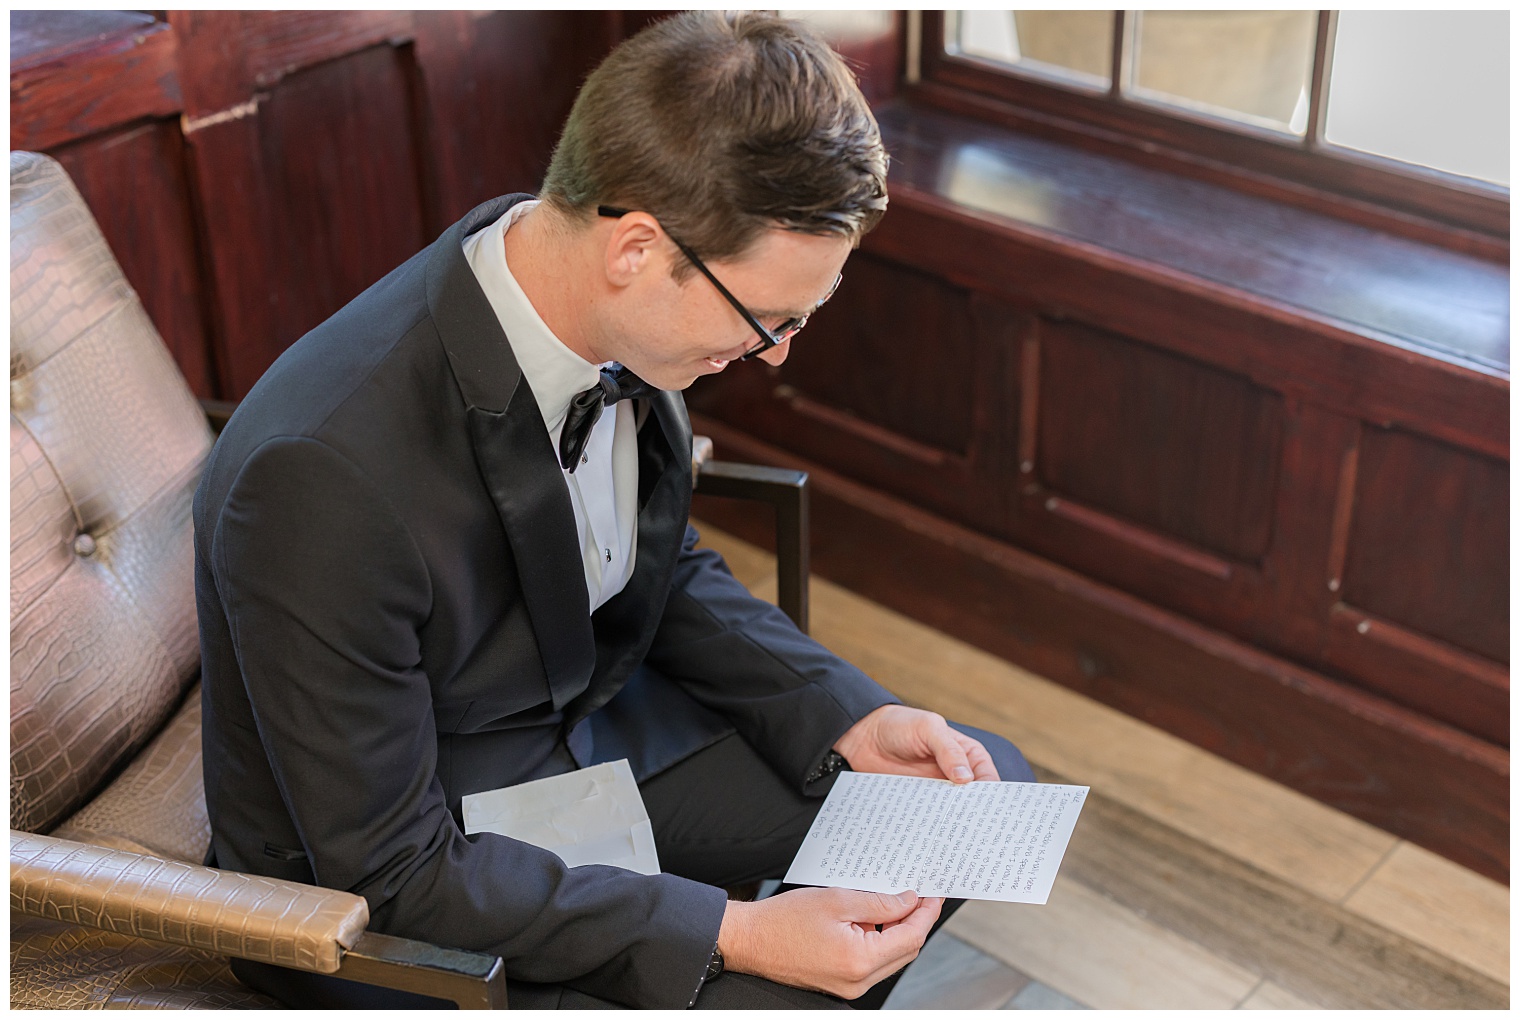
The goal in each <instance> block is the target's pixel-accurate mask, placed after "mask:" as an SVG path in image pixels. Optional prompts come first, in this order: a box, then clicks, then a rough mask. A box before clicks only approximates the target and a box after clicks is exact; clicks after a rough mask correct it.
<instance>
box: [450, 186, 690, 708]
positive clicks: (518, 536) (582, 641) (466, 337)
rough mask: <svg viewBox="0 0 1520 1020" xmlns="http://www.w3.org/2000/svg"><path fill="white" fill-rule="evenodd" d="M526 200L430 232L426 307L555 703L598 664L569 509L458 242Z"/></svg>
mask: <svg viewBox="0 0 1520 1020" xmlns="http://www.w3.org/2000/svg"><path fill="white" fill-rule="evenodd" d="M531 197H532V196H531V195H514V196H509V197H507V198H503V199H495V200H493V201H491V202H487V203H485V204H484V205H481V206H479V207H477V208H476V209H474V210H472V211H471V212H470V213H469V214H468V215H466V216H465V218H464V219H462V220H460V221H459V222H458V223H456V224H455V225H454V226H453V227H451V228H450V229H449V230H448V231H446V232H445V233H444V235H443V236H442V237H440V238H439V239H438V241H437V242H436V244H435V246H434V249H435V250H434V252H433V254H432V255H431V257H430V259H429V263H428V304H429V309H430V311H431V313H432V316H433V321H434V323H435V324H436V325H437V327H438V333H439V338H440V340H441V341H442V343H443V346H444V349H445V350H446V351H447V353H448V357H449V363H450V366H451V367H452V368H453V370H454V378H455V381H456V382H458V384H459V389H460V393H461V395H462V396H463V397H464V400H465V402H466V404H467V405H468V406H469V410H468V417H469V422H470V440H471V442H472V443H473V444H474V448H475V461H476V463H477V464H478V465H479V467H480V472H481V476H482V477H483V478H484V479H485V483H486V488H487V490H488V491H489V492H490V494H491V500H492V502H493V503H494V504H495V505H496V511H497V513H498V515H499V516H500V517H501V522H502V526H503V528H504V529H505V530H506V533H507V539H508V541H509V543H510V545H511V547H512V556H513V559H514V560H515V561H516V565H517V575H518V585H519V587H520V590H521V594H522V598H523V601H524V602H525V603H526V605H527V608H528V615H529V617H530V618H531V619H532V621H533V633H534V636H535V637H536V638H537V640H538V650H539V656H540V657H541V658H542V660H543V664H544V672H545V674H546V676H547V677H548V680H549V688H550V691H551V693H552V697H553V701H554V707H555V708H556V709H560V708H564V707H565V705H566V704H568V703H569V702H570V701H571V700H572V699H573V698H575V697H576V696H577V695H579V694H580V693H581V692H583V691H585V690H586V687H587V685H588V684H589V683H590V682H591V675H592V670H593V668H594V667H595V665H596V644H595V638H594V635H593V633H592V628H591V617H590V602H589V600H588V598H587V595H586V575H585V567H584V566H583V564H582V563H581V556H580V548H579V541H578V539H577V536H576V531H575V513H574V510H573V509H572V508H571V505H570V494H569V492H568V490H567V489H566V488H565V481H564V478H563V476H562V474H561V472H560V468H559V458H558V457H557V456H556V455H555V452H554V450H553V447H552V446H551V444H550V442H549V435H548V433H547V432H546V431H545V430H544V422H543V417H542V415H541V414H540V413H539V409H538V404H537V402H536V401H535V400H534V398H533V391H532V390H531V389H530V388H529V387H528V385H527V383H526V382H525V381H523V378H522V370H521V369H520V368H519V367H518V365H517V359H516V358H515V357H513V355H512V348H511V345H510V344H509V343H508V342H507V337H506V334H505V333H503V332H502V329H501V323H500V321H499V320H498V319H497V318H496V313H495V312H494V311H493V310H492V309H491V305H490V302H489V301H487V299H486V296H485V294H484V293H483V292H482V291H481V289H480V285H479V284H478V283H477V282H476V280H475V274H474V272H473V271H472V270H471V269H470V266H469V262H468V261H467V260H466V259H465V257H464V252H463V250H462V249H461V247H460V245H461V244H462V243H463V241H464V238H465V237H466V236H467V235H468V234H470V233H471V232H472V231H474V230H476V229H478V228H480V227H483V226H485V225H486V224H489V223H492V222H494V221H495V220H496V219H497V218H498V217H499V216H501V214H502V213H504V212H505V211H506V210H507V209H508V207H510V206H511V205H513V204H515V203H516V202H518V201H522V200H524V199H528V198H531ZM688 428H689V426H688ZM641 523H642V522H641ZM641 537H642V536H641Z"/></svg>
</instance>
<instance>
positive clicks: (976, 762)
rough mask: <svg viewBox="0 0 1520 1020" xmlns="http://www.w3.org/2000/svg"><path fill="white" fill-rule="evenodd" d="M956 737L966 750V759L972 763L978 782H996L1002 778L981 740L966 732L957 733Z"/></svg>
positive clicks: (972, 769)
mask: <svg viewBox="0 0 1520 1020" xmlns="http://www.w3.org/2000/svg"><path fill="white" fill-rule="evenodd" d="M955 738H956V740H958V741H959V742H960V745H961V748H962V749H963V750H965V752H966V760H967V761H969V762H970V763H971V771H972V772H973V773H975V774H976V779H977V781H978V782H990V783H995V782H997V781H998V780H999V779H1000V778H1002V777H1001V776H999V775H998V770H997V766H996V765H994V764H993V762H992V755H990V754H988V753H987V749H986V748H985V747H983V746H982V742H981V741H980V740H974V739H972V738H971V737H968V736H966V735H965V734H964V733H957V734H956V735H955Z"/></svg>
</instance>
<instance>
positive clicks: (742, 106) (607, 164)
mask: <svg viewBox="0 0 1520 1020" xmlns="http://www.w3.org/2000/svg"><path fill="white" fill-rule="evenodd" d="M886 177H887V155H886V150H885V149H884V148H883V147H882V144H881V133H880V131H879V129H878V128H877V126H876V118H875V117H873V116H872V115H871V108H870V106H869V105H868V104H867V102H866V99H865V97H864V96H863V95H861V93H860V88H859V87H858V86H857V85H856V82H855V76H854V74H852V73H851V71H850V69H849V68H848V67H846V66H845V63H844V61H843V60H841V59H840V57H839V55H838V54H837V53H835V52H834V51H833V50H832V49H830V48H829V46H828V44H827V43H825V42H823V41H822V40H821V39H819V38H818V37H817V36H815V35H813V34H812V32H810V31H809V30H808V29H806V28H804V27H803V26H802V25H800V24H799V23H797V22H794V21H788V20H785V19H782V18H778V17H776V16H774V15H771V14H766V13H762V12H756V11H745V12H728V13H720V12H715V11H689V12H686V13H683V14H679V15H676V16H673V17H670V18H667V19H665V20H663V21H659V22H656V23H655V24H654V25H652V26H650V27H649V28H647V29H645V30H644V31H642V32H640V33H639V34H638V35H636V36H634V37H633V38H632V39H629V40H628V41H627V42H625V43H623V44H622V45H621V46H619V47H618V48H617V49H615V50H613V51H612V53H611V54H610V55H609V56H608V57H607V59H606V60H604V61H603V62H602V64H601V66H600V67H598V68H597V69H596V70H595V71H593V72H592V74H591V76H590V77H589V78H588V79H587V80H586V84H585V85H584V86H583V87H582V88H581V91H580V94H579V95H578V96H577V97H576V100H575V106H574V107H573V108H572V109H571V111H570V117H569V119H568V120H567V121H566V122H565V128H564V131H563V132H562V133H561V135H560V140H559V144H558V145H557V146H556V147H555V150H554V158H553V160H552V161H551V162H550V164H549V170H548V173H547V175H546V177H545V179H544V187H543V193H542V197H543V198H544V199H545V201H547V202H548V203H550V204H551V205H552V206H554V207H556V208H558V209H560V210H561V211H563V212H567V213H571V214H573V215H576V216H579V217H582V218H590V217H592V216H594V215H595V212H596V206H597V205H599V204H606V205H617V206H622V207H624V208H629V209H640V210H643V211H645V212H648V213H650V214H651V215H653V216H655V217H656V218H657V219H658V220H659V221H660V222H661V224H662V225H664V226H665V227H666V229H668V230H669V231H670V232H671V234H672V235H674V236H675V237H679V238H680V239H681V240H682V241H683V242H684V243H685V244H686V245H687V246H689V247H690V248H691V249H692V250H694V251H695V252H696V253H697V254H698V255H700V256H702V257H703V258H704V259H708V258H711V259H723V258H730V257H733V256H736V255H739V254H741V253H742V252H744V251H745V250H746V249H747V248H748V247H749V245H750V244H751V243H752V242H754V241H755V239H756V238H757V237H758V236H759V235H760V234H761V233H762V232H763V231H764V230H766V229H768V228H771V227H782V228H785V229H787V230H796V231H800V232H802V233H807V234H822V235H834V236H839V237H845V238H848V239H849V240H850V241H851V243H859V241H860V238H861V237H863V236H864V235H865V234H866V233H867V232H868V231H869V230H870V229H871V228H872V227H874V226H875V225H876V223H877V221H878V220H880V219H881V215H882V213H883V211H885V209H886V205H887V188H886ZM676 269H677V275H678V276H684V275H685V273H687V272H689V271H690V265H689V264H688V263H687V262H686V260H684V259H682V260H679V261H678V262H677V265H676Z"/></svg>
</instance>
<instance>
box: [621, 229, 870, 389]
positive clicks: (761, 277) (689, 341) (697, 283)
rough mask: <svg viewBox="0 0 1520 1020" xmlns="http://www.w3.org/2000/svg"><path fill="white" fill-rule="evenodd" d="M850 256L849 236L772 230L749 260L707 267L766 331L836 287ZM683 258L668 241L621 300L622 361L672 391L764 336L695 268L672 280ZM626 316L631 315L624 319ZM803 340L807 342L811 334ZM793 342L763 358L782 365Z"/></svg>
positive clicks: (724, 364)
mask: <svg viewBox="0 0 1520 1020" xmlns="http://www.w3.org/2000/svg"><path fill="white" fill-rule="evenodd" d="M849 254H850V243H849V241H847V240H845V239H843V238H837V237H819V236H815V235H812V234H799V233H796V232H794V231H789V230H781V229H773V230H768V231H766V232H765V233H764V234H762V235H761V237H760V238H759V240H757V241H756V242H755V243H754V244H753V245H751V246H750V248H749V250H748V251H746V252H745V253H744V254H743V255H742V256H740V257H738V258H734V259H730V260H726V261H712V262H708V263H707V267H708V269H709V270H711V271H712V273H713V275H714V276H716V277H717V278H718V279H719V280H721V281H722V283H723V286H725V287H727V288H728V291H729V293H731V294H732V295H733V296H734V297H735V298H737V299H738V300H739V301H740V302H741V303H743V305H744V306H745V307H746V308H747V309H749V311H750V314H752V315H754V316H755V318H757V319H759V320H760V323H761V325H763V326H765V327H766V328H767V329H774V328H775V327H776V326H778V325H780V324H781V323H782V322H784V321H786V320H787V319H790V318H794V317H796V316H799V315H806V314H808V313H809V312H811V311H812V310H813V309H814V308H815V307H817V305H818V302H819V301H821V300H822V299H823V298H824V297H825V296H826V295H827V294H828V293H829V289H830V287H832V286H833V284H834V281H835V279H836V278H837V277H838V276H839V273H840V272H841V270H842V269H843V267H844V262H845V259H846V258H847V257H848V256H849ZM680 258H681V255H680V253H679V252H678V251H677V250H676V248H675V246H674V245H672V244H671V243H670V242H669V240H668V239H666V238H661V239H660V243H659V244H658V245H656V246H652V248H651V252H650V263H649V266H648V269H650V270H653V271H652V272H649V273H648V274H647V275H646V274H640V277H641V278H640V279H638V280H636V281H635V284H634V286H632V287H630V288H629V291H628V292H627V293H626V294H625V295H624V300H623V301H621V302H620V304H621V305H622V307H621V308H620V309H619V313H620V314H619V315H618V320H619V321H618V323H617V326H618V327H619V328H617V329H616V331H615V332H616V338H615V340H614V339H613V338H612V337H611V336H609V342H608V345H607V349H608V350H612V349H616V350H617V353H616V354H615V355H613V357H615V358H616V360H618V361H620V362H622V364H624V365H626V366H627V367H628V368H630V369H632V370H633V371H634V372H635V373H636V374H637V375H638V376H639V377H640V378H642V379H644V380H645V381H646V382H648V383H650V384H652V385H654V386H657V387H659V388H660V389H665V390H680V389H685V388H686V387H687V386H690V385H691V384H692V382H694V381H695V380H696V379H697V378H698V377H699V376H704V375H712V374H714V373H717V372H721V371H723V369H724V368H725V367H727V365H728V364H729V363H730V362H732V361H734V360H736V359H737V358H738V357H739V356H740V355H742V354H744V353H745V352H746V351H748V350H750V349H751V348H753V347H755V346H756V345H758V344H759V343H760V337H759V335H758V334H757V333H756V332H755V331H754V330H753V329H752V328H750V326H749V324H748V323H746V322H745V321H744V319H743V318H742V317H741V316H740V315H739V312H738V311H737V310H736V309H735V308H734V307H733V306H732V305H731V304H729V303H728V301H726V300H725V299H724V297H723V295H722V294H720V293H718V289H717V288H716V287H714V286H713V285H712V282H711V281H710V280H708V279H707V277H705V276H703V275H702V274H701V273H699V272H695V271H693V272H692V273H690V274H689V275H688V276H687V277H686V278H685V279H684V280H683V281H681V282H680V283H677V282H676V281H675V280H674V279H673V278H672V277H671V275H670V267H671V265H672V264H673V262H674V261H675V260H677V259H680ZM622 313H626V314H622ZM797 340H798V341H800V342H804V343H805V342H806V332H805V331H804V332H803V333H802V334H799V336H798V338H797ZM793 342H794V341H788V342H786V343H783V344H780V345H778V346H776V347H773V348H771V349H770V350H768V351H766V352H765V353H763V354H761V355H759V357H760V359H761V360H762V361H766V362H769V363H770V364H772V365H779V364H781V363H782V362H783V361H785V360H786V357H787V353H788V351H789V350H790V348H791V345H792V343H793Z"/></svg>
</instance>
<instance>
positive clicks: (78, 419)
mask: <svg viewBox="0 0 1520 1020" xmlns="http://www.w3.org/2000/svg"><path fill="white" fill-rule="evenodd" d="M210 443H211V436H210V432H209V430H208V428H207V426H206V422H205V419H204V417H203V416H202V414H201V412H200V408H199V407H198V405H197V404H196V402H195V399H194V398H193V397H192V395H191V394H190V391H189V389H188V388H187V387H186V386H185V383H184V380H183V379H182V378H181V377H180V375H179V372H178V371H177V369H176V368H175V366H174V363H173V361H172V359H171V358H170V357H169V354H168V352H167V350H165V348H164V346H163V343H162V341H160V340H159V338H158V334H157V332H156V331H155V330H154V328H153V325H152V323H151V322H150V321H149V320H148V317H147V315H146V313H145V312H144V311H143V308H142V304H141V302H140V301H139V300H138V299H137V295H136V294H135V293H134V292H133V291H132V289H131V288H130V287H129V286H128V285H127V283H126V280H125V279H124V278H123V277H122V275H121V270H120V269H119V268H118V267H117V265H116V261H115V259H114V258H113V257H112V255H111V253H110V251H109V249H107V247H106V244H105V241H104V239H103V238H102V237H101V235H100V231H99V229H98V228H97V227H96V225H95V221H94V219H93V218H92V217H91V216H90V213H89V210H88V209H87V208H86V207H85V204H84V202H83V200H82V199H81V198H80V197H79V193H78V192H77V191H76V190H75V189H74V186H73V184H72V183H71V182H70V181H69V179H68V177H67V175H66V174H65V173H64V172H63V170H62V168H61V167H59V165H58V164H57V163H56V162H54V161H53V160H51V159H49V158H47V157H45V156H40V155H37V154H35V153H25V152H19V153H12V154H11V571H12V573H11V825H12V826H13V827H14V828H19V829H27V830H31V831H47V830H48V829H50V828H52V827H53V826H54V825H56V824H57V823H58V822H59V820H60V819H62V818H64V817H65V816H67V815H68V814H69V813H70V812H72V811H74V810H76V809H78V808H79V807H80V805H81V804H82V803H83V802H84V801H85V799H86V798H88V797H89V796H90V795H91V794H92V793H94V791H95V790H96V789H97V788H98V787H99V786H100V785H101V783H102V782H103V781H104V780H105V779H106V778H107V777H108V776H109V775H111V774H112V773H113V772H114V771H116V770H117V769H118V768H119V767H120V766H121V765H122V763H123V762H124V761H125V760H126V759H127V758H128V757H129V756H130V755H131V754H132V753H134V752H135V751H136V750H137V749H138V748H139V747H140V746H141V745H142V744H143V743H144V742H145V741H146V740H147V739H148V738H149V737H150V736H152V735H153V734H154V733H155V732H157V731H158V729H159V728H160V727H161V726H162V725H163V723H164V721H165V719H166V718H167V716H168V715H169V714H170V713H171V712H172V711H173V709H174V707H175V705H176V704H178V703H179V701H180V699H181V697H182V695H183V694H184V692H185V689H186V687H187V685H188V683H189V681H190V679H191V677H192V676H193V675H194V673H195V670H196V666H197V662H198V647H197V641H196V626H195V601H194V590H193V574H192V548H191V527H190V503H191V499H192V497H193V495H194V490H195V486H196V483H197V481H198V480H199V476H200V472H201V468H202V465H203V463H204V461H205V456H206V452H207V450H208V449H209V448H210ZM176 838H178V837H176ZM164 849H165V850H170V851H173V852H175V853H176V854H177V853H178V852H179V850H180V849H182V848H176V847H165V848H164Z"/></svg>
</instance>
